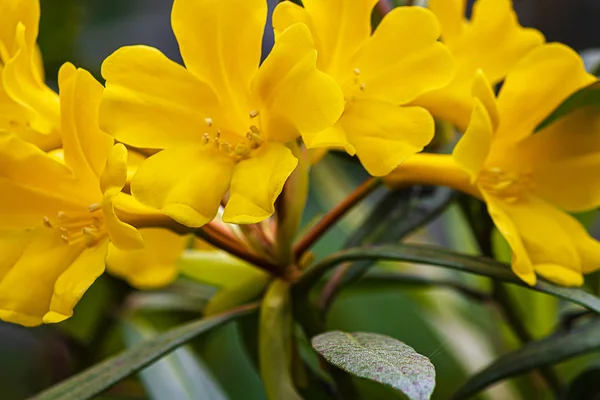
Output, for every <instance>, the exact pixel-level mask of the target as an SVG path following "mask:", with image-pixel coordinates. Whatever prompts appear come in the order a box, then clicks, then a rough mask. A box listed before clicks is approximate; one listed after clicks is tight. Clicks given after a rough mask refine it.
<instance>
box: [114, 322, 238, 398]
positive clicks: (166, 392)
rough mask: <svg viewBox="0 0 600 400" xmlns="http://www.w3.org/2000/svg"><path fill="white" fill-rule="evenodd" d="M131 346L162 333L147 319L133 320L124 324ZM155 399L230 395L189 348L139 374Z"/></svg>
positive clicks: (173, 354)
mask: <svg viewBox="0 0 600 400" xmlns="http://www.w3.org/2000/svg"><path fill="white" fill-rule="evenodd" d="M122 331H123V337H124V340H125V344H126V346H127V347H134V346H136V345H139V344H140V343H143V342H144V341H145V340H148V339H150V338H152V337H156V336H157V334H158V331H157V330H156V329H155V328H154V327H153V326H152V324H151V323H150V322H149V321H147V320H146V319H144V318H141V317H132V318H128V319H126V320H124V321H123V323H122ZM139 375H140V378H141V380H142V382H143V384H144V387H145V388H146V390H147V392H148V395H149V397H150V398H151V399H156V400H161V399H181V400H185V399H200V398H201V399H206V400H225V399H227V398H228V397H227V395H226V394H225V393H224V392H223V389H222V388H221V387H220V386H219V384H218V382H217V381H216V380H215V378H214V377H213V376H212V374H211V372H210V370H209V369H208V368H207V367H206V366H205V365H204V363H203V362H202V361H201V360H200V358H198V357H197V356H196V355H195V354H194V352H193V351H192V349H191V348H190V347H189V346H184V347H181V348H179V349H177V350H175V351H174V352H172V353H171V354H169V355H168V356H166V357H163V358H162V359H161V360H159V361H158V362H156V363H154V364H153V365H151V366H150V367H148V368H146V369H145V370H143V371H141V372H140V373H139Z"/></svg>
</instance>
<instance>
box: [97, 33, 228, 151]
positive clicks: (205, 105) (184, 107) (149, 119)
mask: <svg viewBox="0 0 600 400" xmlns="http://www.w3.org/2000/svg"><path fill="white" fill-rule="evenodd" d="M212 40H214V37H213V38H212ZM102 76H103V77H104V79H106V89H104V94H103V96H102V102H101V104H100V117H99V118H100V126H101V128H102V129H103V130H104V131H106V132H108V133H109V134H111V135H113V136H115V137H116V138H117V140H119V141H122V142H124V143H127V144H130V145H132V146H136V147H140V148H158V149H162V148H167V147H172V146H178V145H191V144H197V143H199V141H200V140H201V139H202V134H203V133H204V132H203V131H202V128H203V127H206V122H205V119H206V118H212V119H213V120H219V118H218V116H217V115H216V111H215V110H216V108H217V107H218V101H217V97H216V95H215V94H214V93H213V92H212V90H211V89H210V87H209V86H208V85H207V84H205V83H204V82H202V81H201V80H199V79H198V78H196V77H195V76H194V75H193V74H191V73H190V72H188V71H186V70H185V68H183V67H182V66H181V65H178V64H177V63H175V62H173V61H171V60H169V59H168V58H167V57H165V56H164V55H163V54H162V53H161V52H160V51H158V50H156V49H154V48H152V47H147V46H128V47H122V48H120V49H119V50H117V51H115V52H114V53H113V54H111V55H110V56H108V58H107V59H106V60H104V63H103V64H102Z"/></svg>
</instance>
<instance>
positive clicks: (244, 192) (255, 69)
mask: <svg viewBox="0 0 600 400" xmlns="http://www.w3.org/2000/svg"><path fill="white" fill-rule="evenodd" d="M266 17H267V5H266V1H265V0H229V1H221V0H175V2H174V4H173V11H172V25H173V31H174V32H175V36H176V37H177V41H178V42H179V48H180V51H181V55H182V57H183V60H184V62H185V65H186V67H185V68H184V67H182V66H180V65H178V64H176V63H174V62H172V61H170V60H168V59H167V58H166V57H165V56H164V55H163V54H162V53H160V52H159V51H158V50H156V49H154V48H150V47H145V46H130V47H124V48H121V49H119V50H117V51H116V52H115V53H113V54H112V55H111V56H109V57H108V58H107V59H106V60H105V62H104V64H103V65H102V75H103V76H104V78H105V79H106V90H105V93H104V97H103V101H102V105H101V112H100V119H101V125H102V127H103V128H104V129H105V130H106V131H107V132H109V133H110V134H112V135H114V136H115V137H116V138H117V140H119V141H122V142H124V143H127V144H130V145H133V146H136V147H143V148H153V149H161V150H162V151H160V152H158V153H157V154H155V155H153V156H152V157H150V158H149V159H148V160H146V161H145V162H144V163H142V165H140V167H139V170H138V172H137V173H136V175H135V176H134V178H133V181H132V183H131V191H132V194H133V195H134V196H135V197H136V199H138V200H139V201H141V202H142V203H144V204H146V205H149V206H151V207H154V208H156V209H160V210H161V211H162V212H164V213H165V214H167V215H169V216H170V217H172V218H173V219H175V220H177V221H178V222H180V223H182V224H185V225H187V226H191V227H199V226H202V225H203V224H205V223H207V222H209V221H210V220H211V219H213V218H214V216H215V215H216V213H217V210H218V207H219V205H220V203H221V200H222V199H223V197H224V195H225V194H226V192H227V191H229V198H228V200H227V205H226V207H225V211H224V215H223V219H224V220H225V221H228V222H233V223H254V222H258V221H261V220H263V219H265V218H267V217H269V216H270V215H271V214H272V213H273V211H274V201H275V199H276V198H277V196H278V195H279V193H280V192H281V190H282V188H283V184H284V182H285V181H286V179H287V178H288V176H289V175H290V174H291V173H292V171H293V170H294V168H295V167H296V165H297V159H296V158H295V157H294V156H293V155H292V152H291V151H290V150H289V149H288V148H287V147H286V146H285V144H284V143H285V142H288V141H291V140H295V139H296V138H297V137H298V135H299V134H300V133H311V132H317V131H319V130H322V129H324V128H327V127H328V126H330V125H332V124H333V123H334V122H335V121H336V120H337V118H338V117H339V116H340V114H341V112H342V108H343V96H342V93H341V92H340V90H339V88H338V87H337V85H336V83H335V82H334V81H333V80H332V79H331V78H330V77H329V76H327V75H326V74H324V73H322V72H320V71H318V70H317V68H316V58H317V53H316V51H315V49H314V44H313V40H312V38H311V35H310V32H309V30H308V29H307V28H306V26H305V25H303V24H294V25H293V26H290V27H289V29H286V30H285V31H284V32H282V33H281V35H280V36H279V37H278V40H277V41H276V43H275V46H274V47H273V49H272V51H271V53H270V54H269V56H268V57H267V58H266V59H265V61H264V62H263V63H262V65H261V66H260V68H259V62H260V56H261V38H262V34H263V29H264V25H265V22H266Z"/></svg>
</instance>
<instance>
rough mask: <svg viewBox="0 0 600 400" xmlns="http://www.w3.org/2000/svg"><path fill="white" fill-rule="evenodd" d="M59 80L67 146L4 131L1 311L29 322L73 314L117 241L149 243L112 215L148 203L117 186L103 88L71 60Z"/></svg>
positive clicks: (123, 155) (118, 150)
mask: <svg viewBox="0 0 600 400" xmlns="http://www.w3.org/2000/svg"><path fill="white" fill-rule="evenodd" d="M59 86H60V93H61V95H60V109H61V122H62V126H61V131H62V134H63V145H64V151H63V152H61V153H58V154H49V153H46V152H44V151H43V150H41V149H39V148H38V147H36V146H35V145H34V144H31V143H28V142H26V141H24V140H22V139H21V138H19V137H18V136H16V135H15V134H14V133H12V132H6V131H1V130H0V159H1V160H2V163H0V192H1V193H2V196H0V254H2V257H1V258H0V318H1V319H3V320H5V321H10V322H15V323H19V324H22V325H26V326H33V325H38V324H40V323H42V322H44V323H52V322H60V321H62V320H64V319H66V318H68V317H70V316H71V315H72V313H73V307H74V306H75V304H76V303H77V302H78V300H79V299H80V298H81V296H82V295H83V294H84V292H85V291H86V290H87V288H88V287H89V286H90V285H91V284H92V283H93V282H94V280H95V279H96V278H97V277H98V276H99V275H100V274H102V272H103V271H104V267H105V258H106V254H107V251H109V252H110V250H109V249H110V248H111V247H113V246H114V247H116V248H118V249H122V250H123V249H140V248H141V247H143V239H142V234H141V233H140V232H139V231H137V230H136V229H135V228H134V227H133V226H131V225H128V224H126V223H124V222H122V221H120V220H119V218H118V217H117V214H116V212H117V211H116V208H115V206H116V205H119V206H120V208H122V209H124V210H125V212H128V213H136V212H137V213H143V212H145V211H146V210H140V209H139V207H137V208H136V207H133V206H131V200H128V198H129V199H131V197H130V196H128V195H125V194H122V193H121V189H122V188H123V186H124V184H125V181H126V177H127V150H126V149H125V147H124V146H123V145H122V144H118V145H116V146H114V147H113V138H111V137H110V136H108V135H107V134H105V133H103V132H102V131H101V130H100V129H99V127H98V123H97V121H98V108H99V104H100V98H101V95H102V90H103V88H102V86H101V85H100V84H99V83H98V82H97V81H96V80H95V79H94V78H93V77H92V76H91V75H90V74H89V73H87V72H86V71H84V70H76V69H75V67H74V66H72V65H71V64H65V65H64V66H63V67H62V68H61V70H60V73H59ZM121 204H123V205H122V206H121ZM128 204H129V206H128ZM181 249H182V246H180V247H179V251H181ZM119 251H120V250H119ZM113 252H114V251H113ZM118 261H119V260H118V259H117V260H116V261H115V263H117V264H118ZM150 267H151V266H150Z"/></svg>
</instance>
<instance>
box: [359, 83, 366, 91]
mask: <svg viewBox="0 0 600 400" xmlns="http://www.w3.org/2000/svg"><path fill="white" fill-rule="evenodd" d="M366 88H367V85H365V84H364V83H361V84H360V90H362V91H363V92H364V91H365V89H366Z"/></svg>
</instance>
